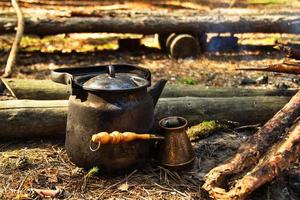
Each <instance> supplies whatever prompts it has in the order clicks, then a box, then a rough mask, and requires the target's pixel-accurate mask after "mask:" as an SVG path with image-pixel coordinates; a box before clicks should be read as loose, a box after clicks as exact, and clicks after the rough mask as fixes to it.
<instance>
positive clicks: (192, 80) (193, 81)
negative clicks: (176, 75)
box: [179, 77, 198, 85]
mask: <svg viewBox="0 0 300 200" xmlns="http://www.w3.org/2000/svg"><path fill="white" fill-rule="evenodd" d="M179 83H181V84H185V85H197V84H198V81H197V80H196V79H195V78H193V77H185V78H181V79H179Z"/></svg>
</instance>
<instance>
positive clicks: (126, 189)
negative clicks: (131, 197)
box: [118, 183, 129, 191]
mask: <svg viewBox="0 0 300 200" xmlns="http://www.w3.org/2000/svg"><path fill="white" fill-rule="evenodd" d="M128 188H129V185H128V184H127V183H123V184H121V185H120V186H119V187H118V189H119V190H121V191H128Z"/></svg>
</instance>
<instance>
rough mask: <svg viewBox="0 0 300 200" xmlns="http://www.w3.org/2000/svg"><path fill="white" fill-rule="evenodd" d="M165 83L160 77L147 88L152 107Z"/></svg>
mask: <svg viewBox="0 0 300 200" xmlns="http://www.w3.org/2000/svg"><path fill="white" fill-rule="evenodd" d="M166 83H167V80H165V79H161V80H159V81H157V83H156V84H155V85H153V86H152V87H151V88H150V89H149V90H148V93H149V94H150V95H151V96H152V99H153V104H154V107H155V105H156V103H157V101H158V99H159V97H160V95H161V93H162V91H163V89H164V87H165V85H166Z"/></svg>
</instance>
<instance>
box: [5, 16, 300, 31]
mask: <svg viewBox="0 0 300 200" xmlns="http://www.w3.org/2000/svg"><path fill="white" fill-rule="evenodd" d="M299 24H300V18H299V17H298V16H297V15H295V16H294V15H291V16H290V15H271V14H270V15H244V16H240V15H222V17H220V16H219V14H212V15H208V14H199V13H191V14H189V15H182V14H181V15H176V14H174V13H169V14H168V13H167V14H166V13H159V12H158V13H152V14H150V15H149V13H148V12H147V13H146V14H144V13H142V12H129V13H128V12H127V13H123V14H122V12H114V13H103V16H99V17H56V18H47V17H33V18H28V17H27V18H26V19H25V30H24V31H25V32H24V33H25V34H34V35H40V36H43V35H54V34H61V33H87V32H93V33H94V32H110V33H138V34H155V33H189V32H213V33H227V32H230V33H247V32H250V33H257V32H259V33H294V34H298V33H300V29H299V27H298V26H299ZM15 27H16V20H15V19H14V18H9V17H1V18H0V34H7V33H12V32H14V28H15Z"/></svg>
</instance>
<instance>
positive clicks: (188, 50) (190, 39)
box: [170, 34, 201, 59]
mask: <svg viewBox="0 0 300 200" xmlns="http://www.w3.org/2000/svg"><path fill="white" fill-rule="evenodd" d="M200 51H201V49H200V45H199V43H198V41H197V39H196V38H195V37H194V36H192V35H189V34H181V35H177V36H176V37H175V38H174V39H173V40H172V42H171V44H170V56H171V57H172V58H174V59H180V58H188V57H192V58H196V57H197V56H198V55H199V53H200Z"/></svg>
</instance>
